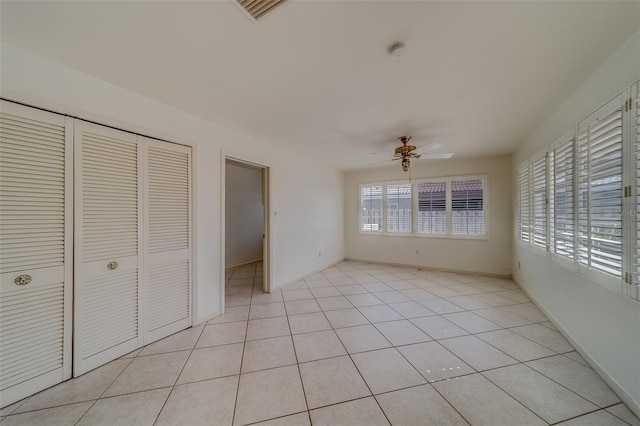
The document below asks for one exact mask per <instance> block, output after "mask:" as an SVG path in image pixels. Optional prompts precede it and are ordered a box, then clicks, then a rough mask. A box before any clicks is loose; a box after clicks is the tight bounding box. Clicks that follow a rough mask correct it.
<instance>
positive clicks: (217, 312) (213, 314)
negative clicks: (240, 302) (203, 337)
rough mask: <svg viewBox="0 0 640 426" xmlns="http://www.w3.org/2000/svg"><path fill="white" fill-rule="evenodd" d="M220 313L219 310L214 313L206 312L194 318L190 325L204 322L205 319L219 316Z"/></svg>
mask: <svg viewBox="0 0 640 426" xmlns="http://www.w3.org/2000/svg"><path fill="white" fill-rule="evenodd" d="M220 315H221V314H220V311H216V312H214V313H211V314H207V315H205V316H203V317H199V318H196V320H195V322H194V323H193V325H192V327H196V326H198V325H202V324H206V322H207V321H209V320H212V319H214V318H215V317H219V316H220Z"/></svg>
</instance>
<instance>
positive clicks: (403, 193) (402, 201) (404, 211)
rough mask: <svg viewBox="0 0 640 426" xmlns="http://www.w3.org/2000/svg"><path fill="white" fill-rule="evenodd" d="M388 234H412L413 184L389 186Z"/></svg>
mask: <svg viewBox="0 0 640 426" xmlns="http://www.w3.org/2000/svg"><path fill="white" fill-rule="evenodd" d="M386 186H387V232H404V233H410V232H411V184H410V183H404V184H387V185H386Z"/></svg>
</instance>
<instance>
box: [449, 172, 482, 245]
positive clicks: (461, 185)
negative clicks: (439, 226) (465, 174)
mask: <svg viewBox="0 0 640 426" xmlns="http://www.w3.org/2000/svg"><path fill="white" fill-rule="evenodd" d="M484 187H485V183H484V180H482V179H470V180H452V181H451V233H452V234H454V235H484V234H485V224H484V219H485V217H484V212H485V209H484Z"/></svg>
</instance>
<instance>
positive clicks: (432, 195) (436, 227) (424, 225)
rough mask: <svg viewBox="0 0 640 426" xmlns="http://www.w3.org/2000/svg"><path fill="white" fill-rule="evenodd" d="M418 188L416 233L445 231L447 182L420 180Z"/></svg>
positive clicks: (442, 232) (440, 232)
mask: <svg viewBox="0 0 640 426" xmlns="http://www.w3.org/2000/svg"><path fill="white" fill-rule="evenodd" d="M417 190H418V233H420V234H446V233H447V183H446V182H421V183H418V184H417Z"/></svg>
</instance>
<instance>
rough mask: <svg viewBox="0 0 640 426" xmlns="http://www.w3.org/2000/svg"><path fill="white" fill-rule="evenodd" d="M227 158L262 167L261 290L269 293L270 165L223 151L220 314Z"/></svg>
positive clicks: (224, 290)
mask: <svg viewBox="0 0 640 426" xmlns="http://www.w3.org/2000/svg"><path fill="white" fill-rule="evenodd" d="M227 160H231V161H235V162H237V163H244V164H247V165H250V166H254V167H258V168H260V169H262V204H263V208H264V214H263V220H264V238H263V239H262V268H263V272H262V274H263V278H262V290H263V291H264V292H265V293H271V283H272V273H273V268H272V256H271V166H270V165H269V164H266V163H265V162H263V161H257V160H252V159H248V158H247V157H246V156H245V155H241V154H232V153H225V152H224V151H222V154H221V156H220V163H221V164H220V284H221V285H220V314H221V315H222V314H224V311H225V293H226V284H227V283H226V251H225V250H226V244H225V238H226V221H225V214H226V164H227Z"/></svg>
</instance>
